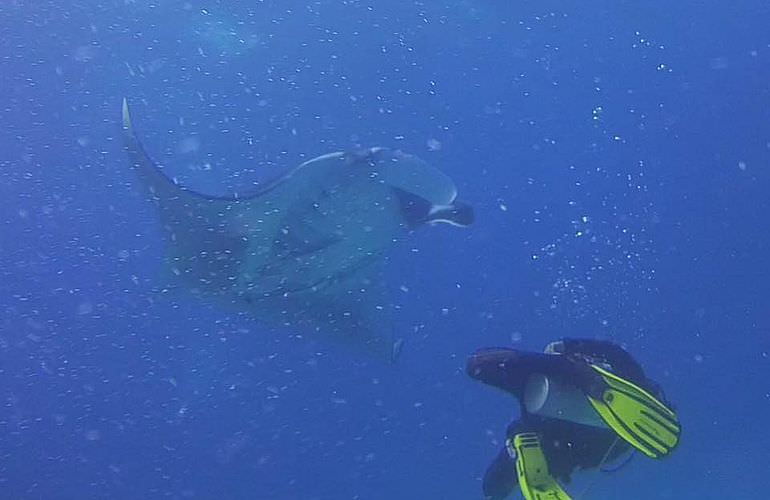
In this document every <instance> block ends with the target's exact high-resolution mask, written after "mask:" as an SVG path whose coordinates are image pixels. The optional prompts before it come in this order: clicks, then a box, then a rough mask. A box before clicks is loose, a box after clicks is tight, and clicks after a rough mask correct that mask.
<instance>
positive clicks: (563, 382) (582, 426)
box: [466, 339, 681, 500]
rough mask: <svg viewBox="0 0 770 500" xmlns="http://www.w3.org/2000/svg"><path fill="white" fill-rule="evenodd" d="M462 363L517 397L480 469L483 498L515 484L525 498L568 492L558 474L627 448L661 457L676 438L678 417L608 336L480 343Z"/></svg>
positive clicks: (595, 464)
mask: <svg viewBox="0 0 770 500" xmlns="http://www.w3.org/2000/svg"><path fill="white" fill-rule="evenodd" d="M466 369H467V373H468V375H470V376H471V377H472V378H474V379H476V380H480V381H481V382H484V383H485V384H489V385H492V386H494V387H497V388H499V389H502V390H504V391H506V392H508V393H510V394H511V395H513V396H514V397H515V398H516V399H518V401H519V405H520V414H521V416H520V418H519V419H517V420H514V421H513V422H511V424H510V425H509V426H508V430H507V434H506V440H505V446H503V448H502V449H501V450H500V452H499V453H498V455H497V457H496V458H495V459H494V461H493V462H492V463H491V464H490V465H489V467H488V468H487V471H486V473H485V474H484V480H483V490H484V496H485V498H487V499H488V500H500V499H503V498H505V497H507V496H508V495H509V494H510V493H511V492H512V491H513V490H514V488H515V487H516V485H517V484H518V485H519V488H520V489H521V492H522V494H523V495H524V498H525V499H526V500H541V499H542V500H546V499H548V500H569V498H570V497H569V495H568V494H567V493H566V492H565V491H564V489H563V488H562V486H561V484H560V482H561V483H567V482H569V480H570V476H571V474H572V473H573V472H574V471H575V470H576V469H591V468H598V469H603V468H604V467H605V466H606V465H608V464H611V463H613V462H618V461H621V462H623V461H622V460H621V459H622V457H624V456H626V457H629V455H628V454H629V452H633V450H637V451H640V452H642V453H643V454H645V455H647V456H648V457H651V458H662V457H665V456H667V455H668V454H669V453H671V452H672V451H673V449H674V448H675V447H676V446H677V444H678V442H679V435H680V433H681V426H680V424H679V419H678V417H677V415H676V414H675V413H674V411H673V410H672V409H671V408H670V405H669V403H668V402H667V401H666V400H665V398H664V396H663V392H662V391H661V389H660V387H659V386H658V385H657V384H656V383H655V382H653V381H652V380H650V379H648V378H647V377H646V376H645V374H644V371H643V370H642V367H641V366H640V365H639V363H637V362H636V361H635V360H634V359H633V358H632V357H631V355H630V354H629V353H628V352H626V351H625V350H624V349H623V348H621V347H620V346H618V345H616V344H613V343H611V342H607V341H601V340H591V339H562V340H559V341H556V342H552V343H550V344H548V346H547V347H546V348H545V352H544V353H538V352H526V351H521V350H516V349H509V348H488V349H481V350H479V351H477V352H476V353H474V354H473V355H471V356H470V357H469V358H468V363H467V368H466ZM626 459H627V458H626ZM623 463H625V462H623ZM621 465H622V464H621Z"/></svg>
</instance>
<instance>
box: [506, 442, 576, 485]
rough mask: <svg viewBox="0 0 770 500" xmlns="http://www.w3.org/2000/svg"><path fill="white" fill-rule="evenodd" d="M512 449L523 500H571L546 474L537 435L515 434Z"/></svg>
mask: <svg viewBox="0 0 770 500" xmlns="http://www.w3.org/2000/svg"><path fill="white" fill-rule="evenodd" d="M513 447H514V449H515V450H516V474H517V475H518V477H519V487H520V488H521V493H522V494H523V495H524V498H525V500H571V499H570V497H569V495H567V493H566V492H565V491H564V490H563V489H562V487H561V486H560V485H559V483H558V482H556V479H554V478H553V477H551V474H550V473H549V472H548V462H547V461H546V459H545V455H544V454H543V449H542V448H541V447H540V439H539V438H538V437H537V434H535V433H531V432H525V433H521V434H516V435H515V436H514V437H513Z"/></svg>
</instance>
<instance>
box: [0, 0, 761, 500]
mask: <svg viewBox="0 0 770 500" xmlns="http://www.w3.org/2000/svg"><path fill="white" fill-rule="evenodd" d="M768 25H770V6H769V5H768V4H767V3H766V2H760V1H758V0H745V1H736V2H715V1H711V2H708V1H706V2H680V3H672V2H663V1H660V0H654V1H650V2H632V1H612V2H611V1H605V2H601V1H589V2H566V1H563V0H559V1H556V0H553V1H549V0H547V1H544V2H543V1H539V2H531V1H524V2H512V1H509V0H505V1H502V0H501V1H493V0H462V1H457V0H448V1H444V2H394V1H390V2H386V1H376V0H371V1H353V0H348V1H343V0H319V1H314V2H293V1H291V0H265V1H254V2H216V1H209V2H198V1H190V2H183V1H177V0H170V1H164V2H148V1H146V0H119V1H108V2H52V1H40V2H24V1H21V0H15V1H14V0H6V1H4V2H3V3H2V4H1V5H0V90H1V91H2V92H1V93H0V116H1V117H2V124H3V125H2V128H0V168H1V169H2V170H0V179H1V182H0V199H1V200H2V205H0V206H1V207H2V212H0V223H2V233H1V234H0V256H2V268H0V277H1V278H2V279H0V307H1V308H2V309H0V311H2V314H1V315H0V497H1V498H9V499H11V498H13V499H17V498H18V499H21V498H25V499H26V498H31V499H34V498H41V499H75V498H77V499H88V498H94V499H102V498H126V499H138V498H201V499H208V498H211V499H214V498H233V499H240V498H243V499H254V498H259V499H263V498H264V499H294V498H308V499H345V498H348V499H390V498H407V499H412V498H413V499H426V498H430V499H433V498H435V499H466V498H480V497H481V493H480V491H481V486H480V477H481V475H482V474H483V471H484V468H485V467H486V465H487V463H488V461H489V460H491V458H492V457H493V456H494V454H495V453H496V451H497V448H498V446H499V443H500V440H501V438H502V436H503V432H504V429H505V426H506V425H507V423H508V421H509V420H510V418H512V417H513V416H514V415H515V411H516V406H515V402H514V401H513V400H510V399H508V398H507V397H506V396H504V395H503V394H501V393H498V392H496V391H494V390H491V389H490V388H488V387H484V386H482V385H480V384H476V383H473V382H472V381H470V380H469V379H468V378H467V377H466V376H465V374H464V373H463V371H462V370H463V367H464V360H465V356H467V354H468V353H470V352H471V351H472V350H474V349H476V348H478V347H483V346H489V345H512V344H513V345H516V346H518V347H520V348H527V349H538V350H539V349H542V347H543V346H544V345H545V344H546V343H547V342H549V341H550V340H552V339H554V338H557V337H560V336H590V337H597V338H605V339H612V340H615V341H617V342H621V343H623V344H624V345H625V346H626V347H627V348H628V349H629V350H630V351H631V352H632V353H634V355H635V356H636V357H637V358H638V359H639V360H640V361H642V363H643V364H644V365H645V367H646V368H647V370H648V372H649V374H650V375H651V376H652V377H653V378H655V379H657V380H658V381H659V382H660V383H661V384H662V385H663V386H664V388H665V389H666V391H667V394H668V396H669V397H670V399H671V400H672V401H673V402H674V403H675V404H676V406H677V408H678V410H679V413H680V417H681V419H682V422H683V426H684V437H683V441H682V443H681V446H680V447H679V449H678V450H677V451H676V452H675V453H674V455H673V456H672V457H671V458H670V459H667V460H665V461H662V462H653V461H651V460H646V459H644V458H643V457H637V458H636V459H635V460H634V461H633V462H632V463H631V464H630V465H629V466H628V467H626V468H624V469H623V470H622V471H620V472H618V473H615V474H611V475H608V474H604V475H597V474H594V475H590V474H588V475H583V476H580V475H578V476H577V477H576V479H575V484H574V485H572V486H570V487H569V489H570V491H571V492H573V493H574V494H575V495H577V494H578V493H579V492H580V491H582V490H584V489H585V488H589V489H588V492H587V493H586V494H585V496H584V497H582V498H584V499H616V498H633V499H637V498H638V499H650V498H672V499H673V498H708V499H711V498H714V499H719V498H741V499H755V498H757V499H758V498H765V494H764V493H763V492H764V491H765V490H767V489H768V487H770V479H768V474H767V472H768V465H767V464H768V461H769V460H770V452H768V451H767V450H768V449H770V432H767V431H766V430H765V428H764V424H765V422H767V421H768V419H770V382H768V373H770V266H768V263H767V258H768V256H770V223H768V214H770V194H768V193H770V107H768V105H767V103H768V99H769V98H770V83H769V82H770V31H768V30H767V26H768ZM124 96H127V97H128V98H129V99H130V100H131V102H132V104H133V110H134V113H135V115H136V116H135V119H136V121H137V122H138V126H139V127H140V128H141V132H142V136H143V138H144V140H145V141H146V144H147V147H148V149H149V150H150V151H152V152H153V155H154V156H155V158H156V159H157V160H158V161H159V162H161V163H163V164H165V165H168V166H169V168H171V169H173V171H174V172H175V173H176V175H178V176H179V177H180V178H182V179H183V180H184V181H185V182H186V183H187V184H188V185H192V186H195V187H197V188H201V189H203V188H205V189H206V190H208V191H209V192H215V193H216V192H228V191H232V190H237V189H238V188H239V187H240V188H242V187H244V186H251V185H253V184H254V183H258V182H260V181H264V180H265V179H268V178H270V177H272V176H274V175H276V174H278V173H280V172H281V171H283V169H285V168H287V167H289V166H294V165H296V164H298V163H300V162H302V161H304V160H305V159H307V158H311V157H313V156H316V155H319V154H323V153H327V152H330V151H335V150H338V149H345V148H349V147H354V146H361V145H363V146H371V145H383V146H390V147H399V148H402V149H404V150H406V151H410V152H413V153H416V154H419V155H420V156H421V157H423V158H424V159H426V160H427V161H429V162H431V163H433V164H434V165H436V166H438V167H440V168H441V169H442V170H444V171H445V172H446V173H448V174H450V175H451V176H452V177H453V178H454V179H455V180H456V182H457V184H458V187H459V190H460V192H461V194H462V198H463V199H465V200H467V201H469V202H470V203H472V204H473V205H474V206H475V208H476V214H477V223H476V224H475V225H474V226H473V227H471V228H469V229H466V230H458V229H457V228H450V227H438V228H428V229H425V230H423V231H420V232H418V233H417V234H415V235H413V236H412V237H410V238H409V239H408V240H407V241H404V242H401V243H400V244H398V245H396V246H395V247H394V248H393V251H392V252H391V253H390V257H389V261H388V283H389V286H390V287H391V288H392V292H393V293H392V297H393V298H392V301H393V304H394V305H398V306H400V308H401V309H400V311H399V314H398V315H397V318H396V324H395V328H396V329H397V331H398V332H399V334H400V335H402V336H404V337H406V339H407V342H406V344H405V349H404V352H403V355H402V356H401V358H400V360H399V362H398V363H397V364H396V365H388V364H386V363H382V362H381V361H378V360H376V359H371V358H369V357H367V356H365V355H363V354H361V353H356V352H354V350H351V349H349V348H348V347H346V346H342V345H338V344H335V343H334V342H328V341H326V340H323V341H321V340H315V339H312V338H298V337H297V336H296V335H291V334H289V333H288V332H287V331H285V330H282V329H281V328H279V327H275V326H271V325H266V324H263V323H261V322H260V321H259V318H256V317H251V316H249V315H248V314H239V313H237V312H233V311H231V310H228V309H226V308H222V307H220V305H218V304H209V303H206V302H205V301H203V300H201V299H196V298H194V297H192V296H188V295H185V294H184V293H176V292H168V293H162V292H160V291H158V282H159V277H160V276H161V275H162V271H163V270H162V259H163V252H164V244H163V240H162V238H163V233H162V231H161V228H160V225H159V223H158V220H157V215H156V213H155V212H154V211H153V207H152V206H151V205H150V204H149V203H148V202H147V200H146V199H145V197H144V195H143V194H142V193H141V191H140V190H139V189H138V187H137V186H136V182H135V179H134V177H133V172H132V171H131V169H130V167H129V164H128V161H127V159H126V157H125V153H124V152H123V150H122V143H121V141H120V122H119V119H120V103H121V100H122V98H123V97H124ZM404 290H406V291H404ZM621 492H622V493H621Z"/></svg>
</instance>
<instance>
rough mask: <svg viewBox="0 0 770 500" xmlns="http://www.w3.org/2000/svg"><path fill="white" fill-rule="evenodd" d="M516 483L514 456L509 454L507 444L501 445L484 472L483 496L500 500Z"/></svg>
mask: <svg viewBox="0 0 770 500" xmlns="http://www.w3.org/2000/svg"><path fill="white" fill-rule="evenodd" d="M517 485H518V479H517V477H516V458H515V457H512V456H511V454H510V453H509V451H508V446H503V447H502V449H501V450H500V452H499V453H498V454H497V456H496V457H495V459H494V460H493V461H492V463H491V464H489V467H487V471H486V472H485V473H484V482H483V483H482V489H483V491H484V498H486V499H487V500H502V499H503V498H505V497H507V496H508V495H510V494H511V492H512V491H513V490H514V488H516V486H517Z"/></svg>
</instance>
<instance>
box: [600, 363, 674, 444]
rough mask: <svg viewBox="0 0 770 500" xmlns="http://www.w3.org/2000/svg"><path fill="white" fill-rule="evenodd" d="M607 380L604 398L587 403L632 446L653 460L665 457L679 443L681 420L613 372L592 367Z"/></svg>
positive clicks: (602, 394) (603, 393) (602, 395)
mask: <svg viewBox="0 0 770 500" xmlns="http://www.w3.org/2000/svg"><path fill="white" fill-rule="evenodd" d="M591 367H592V368H593V369H594V370H596V372H598V373H599V375H600V376H601V377H602V379H603V380H604V383H605V384H606V388H605V389H604V390H603V391H602V393H601V399H599V398H596V397H594V396H591V395H588V401H589V402H590V403H591V405H592V406H593V407H594V409H595V410H596V412H597V413H598V414H599V416H601V417H602V420H604V422H605V423H606V424H607V425H608V426H609V427H610V428H611V429H612V430H614V431H615V432H616V433H617V434H618V435H619V436H620V437H621V438H623V439H625V440H626V441H627V442H628V443H629V444H630V445H631V446H633V447H634V448H636V449H637V450H639V451H641V452H642V453H644V454H645V455H647V456H648V457H651V458H662V457H664V456H666V455H668V454H669V453H671V452H672V451H673V449H674V448H676V445H677V444H678V443H679V436H680V434H681V432H682V427H681V425H680V424H679V418H678V417H677V416H676V413H674V412H673V410H671V409H670V408H668V407H667V406H666V405H664V404H663V403H661V402H660V401H659V400H658V399H657V398H655V397H654V396H653V395H652V394H650V393H649V392H647V391H645V390H644V389H642V388H641V387H639V386H637V385H635V384H632V383H631V382H629V381H628V380H625V379H623V378H621V377H618V376H617V375H615V374H614V373H611V372H608V371H607V370H605V369H603V368H601V367H598V366H596V365H591Z"/></svg>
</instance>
